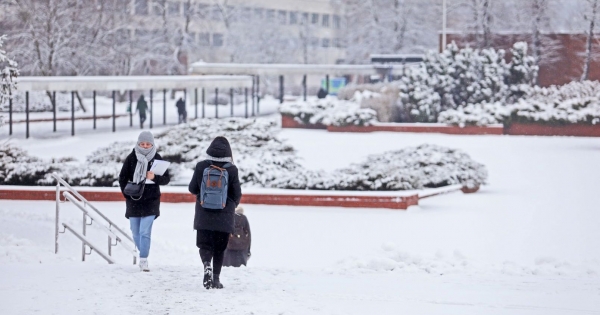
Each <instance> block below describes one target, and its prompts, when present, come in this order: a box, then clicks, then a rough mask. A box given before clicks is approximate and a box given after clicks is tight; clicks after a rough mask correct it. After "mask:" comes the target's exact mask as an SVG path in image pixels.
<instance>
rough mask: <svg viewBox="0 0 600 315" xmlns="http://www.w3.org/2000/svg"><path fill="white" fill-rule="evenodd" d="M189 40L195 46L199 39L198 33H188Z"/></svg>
mask: <svg viewBox="0 0 600 315" xmlns="http://www.w3.org/2000/svg"><path fill="white" fill-rule="evenodd" d="M188 38H189V40H190V42H192V43H194V44H195V43H197V42H198V37H196V33H194V32H191V33H188Z"/></svg>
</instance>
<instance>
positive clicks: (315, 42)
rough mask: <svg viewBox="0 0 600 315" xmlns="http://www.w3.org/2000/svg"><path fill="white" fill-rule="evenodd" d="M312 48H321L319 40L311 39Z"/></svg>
mask: <svg viewBox="0 0 600 315" xmlns="http://www.w3.org/2000/svg"><path fill="white" fill-rule="evenodd" d="M310 46H312V47H317V46H319V39H318V38H317V37H311V38H310Z"/></svg>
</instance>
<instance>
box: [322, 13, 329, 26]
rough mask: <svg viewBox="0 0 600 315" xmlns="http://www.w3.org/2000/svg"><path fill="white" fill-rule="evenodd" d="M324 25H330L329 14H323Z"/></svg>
mask: <svg viewBox="0 0 600 315" xmlns="http://www.w3.org/2000/svg"><path fill="white" fill-rule="evenodd" d="M323 27H329V14H323Z"/></svg>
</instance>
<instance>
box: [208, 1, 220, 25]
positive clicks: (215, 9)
mask: <svg viewBox="0 0 600 315" xmlns="http://www.w3.org/2000/svg"><path fill="white" fill-rule="evenodd" d="M210 18H211V19H212V20H214V21H219V20H220V19H221V9H219V6H218V5H213V6H212V7H211V8H210Z"/></svg>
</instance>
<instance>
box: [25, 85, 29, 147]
mask: <svg viewBox="0 0 600 315" xmlns="http://www.w3.org/2000/svg"><path fill="white" fill-rule="evenodd" d="M25 125H26V126H25V139H29V91H26V92H25Z"/></svg>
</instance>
